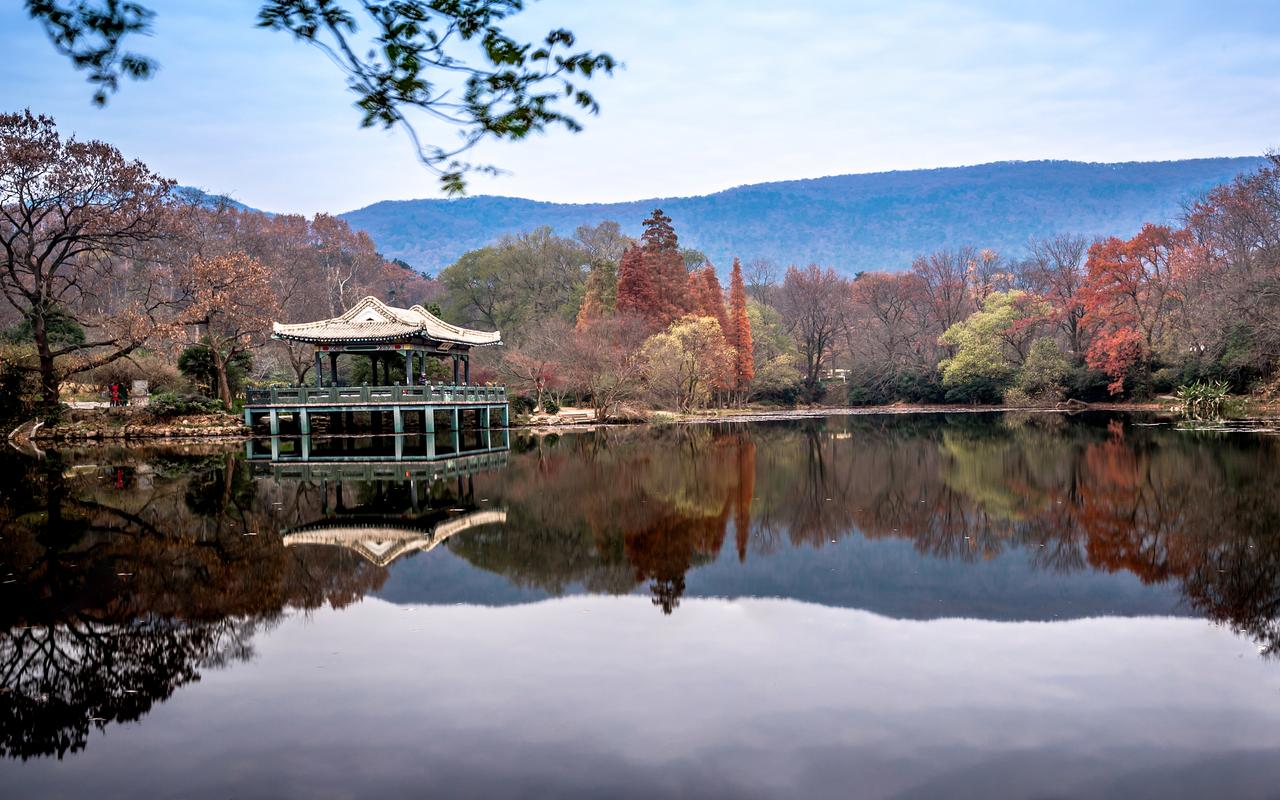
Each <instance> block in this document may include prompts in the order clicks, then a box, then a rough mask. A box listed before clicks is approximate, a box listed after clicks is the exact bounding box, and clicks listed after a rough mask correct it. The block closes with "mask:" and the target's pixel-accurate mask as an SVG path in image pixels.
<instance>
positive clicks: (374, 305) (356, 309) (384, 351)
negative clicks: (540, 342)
mask: <svg viewBox="0 0 1280 800" xmlns="http://www.w3.org/2000/svg"><path fill="white" fill-rule="evenodd" d="M271 338H273V339H282V340H285V341H291V342H301V343H303V344H310V345H314V346H315V348H316V351H315V358H316V387H317V388H320V387H323V386H324V385H325V381H324V369H323V368H322V365H323V358H324V356H326V355H327V356H328V357H329V385H330V386H336V385H338V357H339V356H342V355H360V356H365V357H366V358H368V359H369V360H370V362H371V364H372V367H373V378H374V379H373V381H371V382H372V383H374V384H379V383H380V385H383V386H391V385H393V384H396V383H400V381H398V380H396V379H395V378H394V377H393V373H392V371H393V370H395V373H397V374H398V375H399V374H402V375H404V382H403V385H405V386H413V385H416V384H418V383H420V382H421V376H422V375H423V374H425V369H424V368H425V364H426V359H428V358H439V359H442V360H443V359H451V360H452V361H453V383H454V385H455V386H458V385H462V386H466V385H469V384H470V383H471V349H472V348H473V347H493V346H498V345H501V344H502V334H501V333H499V332H498V331H475V330H471V329H469V328H463V327H460V326H458V325H450V324H449V323H447V322H445V321H444V320H442V319H440V318H439V317H437V316H436V315H435V314H432V313H431V312H430V311H427V310H426V309H425V308H423V307H422V306H420V305H415V306H413V307H411V308H396V307H394V306H389V305H387V304H386V303H383V302H382V301H381V300H379V299H378V298H376V297H365V298H364V299H362V300H360V301H359V302H358V303H356V304H355V305H354V306H352V307H351V308H350V309H348V310H347V312H346V313H344V314H343V315H342V316H340V317H334V318H332V319H322V320H320V321H318V322H301V323H296V324H285V323H280V322H276V323H274V324H273V325H272V332H271ZM397 361H402V362H403V364H404V366H403V371H401V368H400V367H399V365H396V364H395V362H397ZM379 365H381V366H382V375H381V377H379V375H378V367H379ZM459 371H461V374H459Z"/></svg>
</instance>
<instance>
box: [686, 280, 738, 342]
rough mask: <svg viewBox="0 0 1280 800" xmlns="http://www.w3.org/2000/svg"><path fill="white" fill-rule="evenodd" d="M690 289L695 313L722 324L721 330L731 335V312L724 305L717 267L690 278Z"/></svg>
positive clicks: (726, 334)
mask: <svg viewBox="0 0 1280 800" xmlns="http://www.w3.org/2000/svg"><path fill="white" fill-rule="evenodd" d="M689 289H690V292H691V293H692V294H693V296H694V297H693V311H694V313H696V314H698V315H699V316H702V317H711V318H713V319H714V320H715V321H716V322H719V323H720V330H722V331H724V334H725V336H726V337H727V336H728V335H729V312H728V310H727V309H726V308H725V305H724V289H722V288H720V279H719V278H718V277H716V269H715V267H713V266H711V265H710V264H707V266H705V267H703V268H702V269H700V270H698V271H697V272H695V273H693V274H692V275H690V276H689Z"/></svg>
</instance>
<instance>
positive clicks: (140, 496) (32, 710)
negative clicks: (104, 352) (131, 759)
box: [0, 447, 502, 760]
mask: <svg viewBox="0 0 1280 800" xmlns="http://www.w3.org/2000/svg"><path fill="white" fill-rule="evenodd" d="M487 455H488V454H484V453H480V454H477V456H479V457H481V458H482V459H483V458H485V457H487ZM90 459H92V460H90ZM455 461H456V460H455ZM375 463H376V462H368V463H367V464H366V466H368V467H370V468H371V469H372V468H373V467H374V465H375ZM4 466H5V468H6V471H7V472H8V475H9V480H6V481H5V482H4V488H3V490H2V491H3V496H2V497H0V507H2V509H3V510H2V511H0V514H3V516H2V517H0V530H2V531H3V534H2V536H0V572H3V575H4V578H3V584H0V630H3V631H4V632H3V633H2V634H0V687H3V689H2V690H0V752H3V753H4V754H5V755H9V756H12V757H20V758H22V759H24V760H25V759H26V758H29V757H32V756H41V755H57V756H59V757H62V756H63V755H65V754H66V753H68V752H75V751H77V750H80V749H82V748H83V747H84V746H85V743H86V741H87V738H88V735H89V731H90V728H91V727H96V728H97V729H99V730H102V729H105V728H106V727H107V726H108V725H109V724H111V723H113V722H128V721H132V720H137V719H139V718H140V717H142V716H143V715H144V714H146V713H147V711H148V710H150V708H151V707H152V705H153V704H154V703H156V702H159V701H163V700H165V699H166V698H168V697H169V696H170V695H171V694H172V693H173V692H174V691H175V690H176V689H178V688H179V687H181V686H183V685H184V684H187V683H190V682H192V681H195V680H198V679H199V677H200V673H201V671H203V670H207V669H210V668H215V667H219V666H223V665H225V664H227V663H229V662H232V661H236V660H240V661H243V660H248V659H249V658H251V657H252V653H253V650H252V639H253V635H254V634H255V632H257V631H259V630H261V629H263V628H264V627H270V626H272V625H273V624H275V623H276V622H277V621H278V620H279V619H281V617H282V616H283V615H284V614H285V613H286V612H287V611H289V610H304V611H305V610H308V609H314V608H318V607H321V606H331V607H334V608H341V607H343V606H346V605H348V604H349V603H351V602H353V601H355V600H358V599H359V598H361V597H363V596H364V595H366V594H367V593H369V592H372V591H376V590H377V589H378V588H379V587H380V586H381V585H382V583H383V582H384V581H385V580H386V574H387V573H386V570H385V569H384V567H385V566H386V564H388V563H390V561H391V560H393V559H394V557H396V556H397V555H403V554H405V553H406V552H410V551H413V550H415V549H416V550H421V549H429V548H430V547H433V546H435V545H436V544H438V543H439V542H441V541H444V540H445V539H447V538H448V537H449V536H452V535H455V534H456V533H458V532H460V531H463V530H467V529H469V528H470V527H474V526H475V525H477V524H491V523H493V522H500V521H501V517H502V515H501V513H500V512H493V511H489V512H475V511H474V510H473V511H472V513H470V514H468V513H466V512H467V511H468V510H471V509H473V508H474V504H473V503H472V497H473V496H474V489H473V487H472V486H471V485H470V484H469V483H468V482H467V476H468V474H469V473H468V469H469V468H488V467H490V466H491V464H490V462H489V461H485V460H481V461H479V462H474V461H465V459H464V460H463V461H462V462H461V463H454V462H441V463H440V464H437V465H436V466H437V468H438V469H439V470H441V471H444V472H448V473H449V474H450V475H452V476H454V477H455V479H456V482H451V483H449V484H445V483H444V482H443V481H437V482H435V483H434V484H429V485H428V487H427V488H426V489H425V490H424V494H425V496H424V497H423V498H421V499H419V498H418V497H417V496H416V494H415V493H414V491H411V490H408V489H405V488H404V487H405V485H406V484H409V483H412V485H413V486H414V487H415V489H416V487H417V485H418V479H416V478H415V479H413V480H412V481H407V480H401V481H399V482H397V483H395V484H389V483H386V482H382V481H378V480H371V481H367V482H356V483H351V482H344V481H341V480H339V481H335V482H330V481H327V480H321V481H319V482H312V481H309V480H308V481H298V482H288V481H277V480H275V479H273V478H270V477H268V478H262V477H255V476H254V474H253V471H252V469H251V468H252V467H255V466H257V465H253V464H251V463H249V462H247V461H246V460H245V459H244V458H242V457H241V456H240V454H239V453H238V452H235V451H228V450H226V449H224V448H201V447H185V448H182V449H180V450H156V451H149V450H137V451H129V450H118V449H103V450H98V451H89V452H84V453H75V452H69V453H65V454H61V455H60V454H51V455H49V456H48V457H47V458H46V459H45V460H44V461H42V462H27V461H22V460H19V459H18V457H16V456H14V455H7V456H6V460H5V463H4ZM268 466H269V465H268ZM347 497H350V498H351V500H350V502H347V501H346V500H344V498H347ZM371 520H377V523H376V524H371ZM353 533H354V534H355V535H353ZM281 534H283V535H281ZM333 544H340V545H341V546H338V547H334V546H325V545H333ZM317 545H320V546H317Z"/></svg>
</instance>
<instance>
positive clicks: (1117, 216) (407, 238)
mask: <svg viewBox="0 0 1280 800" xmlns="http://www.w3.org/2000/svg"><path fill="white" fill-rule="evenodd" d="M1261 164H1262V159H1260V158H1210V159H1194V160H1186V161H1162V162H1131V163H1124V164H1086V163H1080V162H1074V161H1033V162H1001V163H995V164H983V165H980V166H973V167H956V168H947V169H931V170H912V171H902V172H882V173H873V174H867V175H841V176H833V177H827V178H815V179H812V180H799V181H785V182H781V183H765V184H758V185H754V186H741V187H738V188H735V189H729V190H727V191H724V192H718V193H716V194H712V195H706V196H702V197H682V198H661V199H647V200H638V201H635V202H630V203H599V204H587V205H572V204H562V203H542V202H536V201H533V200H522V199H517V198H510V197H471V198H462V199H457V200H407V201H385V202H381V203H375V204H373V205H371V206H368V207H366V208H362V209H359V210H356V211H352V212H349V213H347V214H343V215H342V216H343V217H344V218H345V219H346V220H347V221H348V222H350V223H351V225H352V226H353V227H355V228H358V229H362V230H364V231H367V232H368V233H369V234H370V235H371V236H372V237H373V239H374V240H375V241H376V242H377V243H378V246H379V249H380V250H381V251H382V252H383V253H384V254H385V255H387V256H388V257H393V258H401V259H403V260H405V261H407V262H409V263H410V264H412V265H413V266H415V267H418V268H419V269H423V270H426V271H428V272H431V273H435V272H437V271H438V270H440V269H442V268H444V267H446V266H448V265H449V264H451V263H453V262H454V261H455V260H457V258H458V257H459V256H461V255H462V254H463V253H465V252H466V251H468V250H472V249H474V248H477V247H481V246H483V245H486V244H489V243H491V242H492V241H493V240H494V239H496V238H497V237H499V236H501V235H503V234H512V233H519V232H521V231H528V230H532V229H533V228H536V227H538V226H542V225H549V226H551V227H552V228H553V229H554V230H555V231H556V232H558V233H560V234H563V235H568V234H571V233H572V232H573V231H574V229H575V228H577V227H578V226H579V225H583V224H595V223H598V222H600V221H602V220H617V221H618V222H620V223H622V225H623V231H624V232H625V233H627V234H630V235H633V236H638V235H639V233H640V224H639V220H641V219H643V218H644V217H645V215H646V214H647V213H648V212H649V211H650V210H651V209H653V208H654V207H655V206H657V207H661V208H662V209H663V210H664V211H666V212H667V214H669V215H670V216H671V217H672V219H673V220H674V221H675V223H676V224H677V225H678V226H679V228H680V238H681V242H682V243H683V244H684V245H685V246H688V247H694V248H697V249H699V250H702V251H703V252H705V253H706V254H707V255H708V256H710V258H711V260H712V261H713V262H714V263H716V264H717V265H720V266H726V265H727V264H728V263H729V261H730V260H731V259H732V257H733V256H739V257H741V258H742V259H744V260H748V259H755V258H766V259H769V260H771V261H774V262H776V263H778V264H782V265H786V264H793V263H794V264H806V263H810V262H812V263H818V264H822V265H830V266H834V267H835V268H836V269H838V270H840V271H842V272H846V273H852V272H856V271H861V270H871V269H889V270H902V269H906V268H907V267H908V266H910V264H911V259H912V257H914V256H916V255H919V254H920V253H925V252H930V251H934V250H938V249H942V248H951V247H960V246H964V245H981V246H983V247H991V248H995V249H998V250H1000V251H1001V252H1002V253H1006V254H1008V255H1011V256H1016V255H1018V254H1020V253H1022V252H1023V251H1024V250H1025V247H1026V242H1027V239H1028V237H1031V236H1040V237H1044V236H1050V235H1053V234H1056V233H1061V232H1066V231H1070V232H1072V233H1076V234H1080V235H1084V236H1095V235H1123V236H1130V235H1132V234H1134V233H1136V232H1137V231H1138V230H1139V229H1140V228H1141V227H1142V223H1143V222H1150V221H1156V222H1166V221H1168V222H1173V221H1176V220H1177V218H1178V217H1179V216H1180V215H1181V212H1182V207H1183V204H1184V203H1185V202H1186V201H1188V200H1190V199H1192V198H1194V197H1196V196H1198V195H1200V194H1201V193H1203V192H1204V191H1206V190H1208V189H1209V188H1211V187H1213V186H1216V185H1218V184H1222V183H1226V182H1228V181H1230V180H1231V179H1232V178H1234V177H1235V176H1236V175H1238V174H1240V173H1241V172H1245V171H1248V170H1252V169H1256V168H1257V167H1259V166H1261Z"/></svg>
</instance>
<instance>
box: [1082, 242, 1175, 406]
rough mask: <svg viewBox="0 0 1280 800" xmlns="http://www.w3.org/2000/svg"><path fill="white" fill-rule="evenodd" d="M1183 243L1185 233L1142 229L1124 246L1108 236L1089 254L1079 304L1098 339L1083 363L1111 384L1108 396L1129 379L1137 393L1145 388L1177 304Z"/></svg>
mask: <svg viewBox="0 0 1280 800" xmlns="http://www.w3.org/2000/svg"><path fill="white" fill-rule="evenodd" d="M1188 241H1189V239H1188V235H1187V233H1186V232H1185V231H1173V230H1171V229H1170V228H1168V227H1167V226H1164V225H1151V224H1147V225H1144V226H1143V228H1142V231H1141V232H1140V233H1138V235H1137V236H1134V237H1133V238H1132V239H1129V240H1128V241H1123V240H1121V239H1117V238H1115V237H1114V236H1113V237H1111V238H1110V239H1107V240H1105V241H1101V242H1097V243H1095V244H1094V245H1093V246H1092V247H1090V248H1089V260H1088V262H1087V263H1086V265H1085V268H1086V270H1087V273H1088V274H1087V277H1086V280H1085V285H1084V287H1083V288H1082V289H1081V290H1080V298H1081V302H1082V303H1083V304H1084V309H1085V315H1084V323H1085V324H1086V325H1088V326H1089V327H1090V328H1092V329H1094V330H1096V331H1097V334H1096V336H1095V337H1094V339H1093V342H1092V343H1091V344H1090V346H1089V351H1088V353H1087V360H1088V363H1089V365H1090V366H1091V367H1094V368H1095V369H1100V370H1102V371H1103V372H1105V373H1106V374H1107V376H1108V377H1110V378H1111V383H1110V385H1109V387H1108V388H1109V389H1110V390H1111V393H1112V394H1119V393H1120V392H1122V391H1124V382H1125V379H1126V378H1127V377H1129V376H1130V375H1133V377H1134V379H1135V381H1136V382H1137V384H1138V389H1139V391H1145V390H1146V388H1147V385H1148V381H1149V378H1150V372H1151V356H1152V354H1153V352H1154V351H1155V347H1156V345H1157V344H1159V343H1160V341H1161V339H1162V338H1163V336H1164V334H1165V331H1166V327H1167V326H1168V324H1169V321H1170V319H1171V317H1172V315H1173V311H1174V309H1175V307H1176V306H1177V304H1178V301H1179V297H1178V293H1177V291H1176V290H1175V288H1174V283H1173V278H1174V271H1173V268H1172V264H1173V261H1174V260H1175V259H1176V258H1177V257H1178V253H1179V252H1180V250H1181V249H1183V248H1185V247H1186V245H1187V243H1188Z"/></svg>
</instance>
